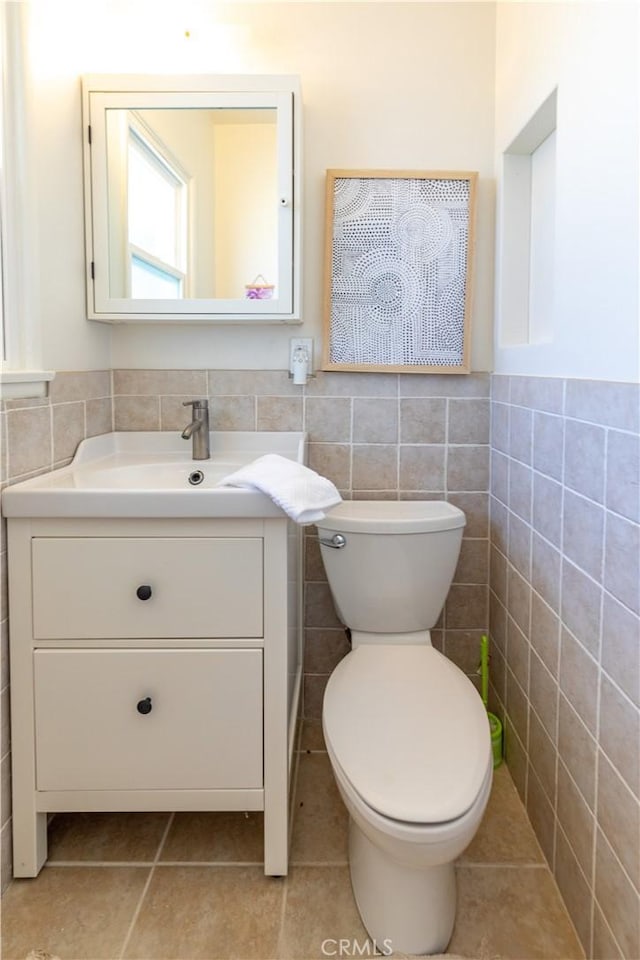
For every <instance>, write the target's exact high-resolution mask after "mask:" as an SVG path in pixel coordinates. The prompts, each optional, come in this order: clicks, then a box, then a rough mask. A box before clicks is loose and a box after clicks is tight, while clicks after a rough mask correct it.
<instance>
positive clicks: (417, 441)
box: [113, 370, 489, 718]
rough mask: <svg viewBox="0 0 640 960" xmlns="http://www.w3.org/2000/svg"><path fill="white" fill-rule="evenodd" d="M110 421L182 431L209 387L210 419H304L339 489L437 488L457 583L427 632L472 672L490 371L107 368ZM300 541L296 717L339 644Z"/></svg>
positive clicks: (399, 494)
mask: <svg viewBox="0 0 640 960" xmlns="http://www.w3.org/2000/svg"><path fill="white" fill-rule="evenodd" d="M113 378H114V379H113V383H114V417H115V429H116V430H179V429H181V428H182V427H183V426H184V425H185V423H186V422H187V420H188V413H187V411H185V409H184V408H183V407H182V401H183V400H185V399H190V398H193V397H194V396H208V397H209V402H210V408H211V423H212V429H217V430H306V431H307V433H308V435H309V465H310V466H311V467H312V468H313V469H314V470H317V471H318V472H319V473H321V474H323V475H325V476H327V477H329V478H330V479H331V480H333V482H334V483H335V484H336V486H337V487H338V488H339V490H340V491H341V493H342V495H343V497H345V499H348V498H352V497H353V498H361V499H375V498H384V499H412V498H413V499H416V498H424V497H426V498H440V497H441V498H444V499H447V500H450V501H451V502H452V503H455V504H457V505H458V506H460V507H461V508H462V509H463V510H464V511H465V513H466V514H467V527H466V529H465V537H464V540H463V545H462V552H461V556H460V562H459V565H458V570H457V572H456V576H455V583H454V585H453V587H452V589H451V593H450V595H449V598H448V601H447V605H446V607H445V610H444V611H443V614H442V617H441V619H440V622H439V623H438V626H437V629H436V630H435V631H434V632H433V639H434V642H435V643H436V644H437V646H438V647H439V648H440V649H442V650H444V652H445V653H446V654H447V655H448V656H449V657H451V658H452V659H453V660H454V661H455V662H456V663H458V664H459V665H460V666H461V667H462V669H463V670H465V671H466V672H468V673H470V674H473V675H474V676H475V674H476V670H477V666H478V660H479V643H480V636H481V634H482V633H483V632H486V630H487V626H488V589H487V579H488V489H489V446H488V441H489V377H488V375H486V374H477V375H471V376H447V375H427V374H425V375H410V374H401V375H397V374H380V373H378V374H374V373H318V374H317V376H316V377H315V379H313V380H311V381H310V382H309V383H308V385H307V386H306V387H305V388H301V387H296V386H294V385H293V384H292V382H291V381H290V379H289V377H288V376H287V374H286V372H284V371H278V370H265V371H252V370H235V371H229V370H210V371H206V370H187V371H177V370H176V371H166V370H165V371H162V370H156V371H154V370H144V371H140V370H114V373H113ZM313 532H314V531H309V535H308V536H307V538H306V549H305V634H306V636H305V641H306V651H305V665H304V673H305V677H304V712H305V716H307V717H310V718H313V717H319V716H320V713H321V706H322V695H323V691H324V687H325V685H326V682H327V680H328V677H329V674H330V673H331V671H332V670H333V668H334V667H335V665H336V663H337V662H338V661H339V660H340V658H341V657H342V656H344V654H345V653H346V652H347V650H348V646H347V641H346V638H345V634H344V630H343V628H342V626H341V624H340V622H339V621H338V619H337V617H336V614H335V611H334V608H333V603H332V601H331V597H330V593H329V588H328V586H327V582H326V578H325V575H324V569H323V566H322V561H321V559H320V556H319V550H318V545H317V542H316V540H315V539H314V538H313Z"/></svg>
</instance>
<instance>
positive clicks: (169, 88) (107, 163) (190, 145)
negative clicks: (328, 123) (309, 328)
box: [82, 75, 301, 323]
mask: <svg viewBox="0 0 640 960" xmlns="http://www.w3.org/2000/svg"><path fill="white" fill-rule="evenodd" d="M82 87H83V117H84V124H83V130H84V141H85V146H84V160H85V163H84V171H85V238H86V261H87V263H86V284H87V311H88V317H89V319H91V320H104V321H111V322H113V321H119V322H125V323H126V322H129V323H140V322H144V321H153V322H155V323H157V322H162V321H167V322H176V321H180V320H182V321H188V322H189V323H192V322H205V323H206V322H208V323H216V322H222V323H235V322H245V323H246V322H260V323H264V322H267V323H269V322H287V321H288V322H295V321H299V320H300V297H301V290H300V276H301V263H300V235H301V184H300V175H301V97H300V85H299V80H298V78H297V77H292V76H232V75H227V76H204V75H197V76H175V77H172V76H163V77H160V76H123V75H117V76H95V75H93V76H87V77H84V78H83V83H82Z"/></svg>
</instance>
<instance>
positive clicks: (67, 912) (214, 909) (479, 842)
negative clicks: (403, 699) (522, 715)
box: [1, 725, 583, 960]
mask: <svg viewBox="0 0 640 960" xmlns="http://www.w3.org/2000/svg"><path fill="white" fill-rule="evenodd" d="M322 747H323V744H322V739H321V733H320V732H319V730H318V728H317V726H314V725H307V726H306V728H305V729H304V731H303V736H302V741H301V750H300V753H299V755H298V756H299V764H298V770H297V785H296V794H295V801H294V818H293V834H292V844H291V869H290V873H289V876H288V877H287V878H286V879H274V878H270V877H265V876H264V875H263V872H262V867H261V857H262V817H261V815H260V814H255V813H252V814H248V815H245V814H232V813H222V814H206V813H177V814H164V813H151V814H95V815H94V814H74V815H72V814H69V815H66V814H65V815H58V816H57V817H55V819H54V820H53V821H52V823H51V825H50V828H49V829H50V836H49V861H48V862H47V865H46V866H45V867H44V869H43V870H42V871H41V873H40V876H39V877H37V878H36V879H34V880H16V881H14V882H13V883H12V884H11V886H10V887H9V889H8V891H7V892H6V894H5V897H4V899H3V903H2V931H1V944H2V952H1V956H2V958H3V960H25V958H27V957H29V956H30V955H31V957H34V956H35V957H40V956H42V957H44V958H47V960H48V957H49V955H51V956H54V957H59V958H61V960H101V958H106V960H116V958H118V960H119V958H127V960H134V958H136V960H197V958H201V960H218V958H228V960H272V958H273V960H286V958H291V960H298V958H299V960H312V958H323V957H325V956H326V952H325V953H324V954H323V950H322V944H323V941H325V940H328V939H330V940H336V941H337V940H340V939H343V940H346V941H348V942H349V944H352V946H347V947H345V948H344V950H343V953H342V956H343V957H345V956H347V955H351V956H353V955H356V956H358V955H362V951H366V950H367V949H369V950H371V951H372V950H373V946H372V945H371V944H370V943H369V944H368V945H367V935H366V932H365V930H364V928H363V927H362V924H361V922H360V919H359V917H358V913H357V910H356V907H355V904H354V901H353V896H352V893H351V887H350V883H349V870H348V866H347V815H346V811H345V809H344V807H343V805H342V802H341V800H340V797H339V796H338V793H337V790H336V787H335V785H334V781H333V777H332V774H331V769H330V765H329V762H328V759H327V755H326V753H325V752H324V751H323V749H322ZM457 880H458V893H459V901H458V918H457V923H456V928H455V930H454V934H453V939H452V941H451V944H450V945H449V953H450V954H453V955H457V956H460V957H465V958H474V960H576V958H581V957H583V953H582V951H581V948H580V946H579V944H578V941H577V938H576V936H575V933H574V931H573V929H572V927H571V924H570V922H569V920H568V917H567V914H566V911H565V909H564V907H563V905H562V902H561V900H560V897H559V894H558V891H557V888H556V886H555V883H554V881H553V879H552V877H551V874H550V872H549V870H548V868H547V867H546V865H545V862H544V859H543V857H542V854H541V852H540V848H539V847H538V844H537V842H536V839H535V837H534V835H533V832H532V830H531V827H530V825H529V822H528V820H527V817H526V814H525V812H524V809H523V807H522V804H521V803H520V799H519V797H518V794H517V792H516V790H515V788H514V786H513V783H512V781H511V778H510V777H509V773H508V770H507V768H506V767H504V766H503V767H500V768H499V769H498V770H497V771H496V776H495V779H494V786H493V790H492V795H491V800H490V803H489V807H488V810H487V813H486V815H485V818H484V821H483V823H482V825H481V828H480V830H479V832H478V834H477V836H476V838H475V839H474V841H473V843H472V844H471V846H470V847H469V848H468V849H467V851H466V852H465V853H464V855H463V856H462V857H461V858H460V861H459V863H458V866H457ZM335 949H336V948H335V947H334V946H332V945H331V944H329V945H326V946H325V951H327V950H328V951H329V952H330V951H331V950H335ZM38 951H41V953H38ZM357 951H360V954H358V952H357ZM365 955H366V953H365ZM369 955H371V954H369Z"/></svg>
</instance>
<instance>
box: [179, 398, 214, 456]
mask: <svg viewBox="0 0 640 960" xmlns="http://www.w3.org/2000/svg"><path fill="white" fill-rule="evenodd" d="M182 406H183V407H193V420H192V421H191V423H188V424H187V426H186V427H185V428H184V430H183V431H182V439H183V440H192V441H193V453H192V456H193V459H194V460H208V459H209V457H210V456H211V454H210V452H209V401H208V400H185V401H184V403H183V404H182Z"/></svg>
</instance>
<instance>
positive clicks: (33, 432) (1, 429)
mask: <svg viewBox="0 0 640 960" xmlns="http://www.w3.org/2000/svg"><path fill="white" fill-rule="evenodd" d="M112 429H113V403H112V395H111V372H110V371H109V370H91V371H82V372H77V373H59V374H58V375H57V376H56V378H55V380H53V381H52V383H51V385H50V388H49V397H48V398H47V399H42V400H40V399H38V400H29V399H26V400H4V401H2V406H1V409H0V486H6V485H7V484H9V483H17V482H18V481H19V480H26V479H27V478H28V477H30V476H35V475H36V474H38V473H46V472H48V471H49V470H53V469H55V468H56V467H61V466H64V465H65V464H66V463H68V462H69V460H70V459H71V457H72V456H73V454H74V452H75V449H76V447H77V446H78V444H79V443H80V441H81V440H84V439H85V437H93V436H97V435H98V434H100V433H108V432H109V431H110V430H112ZM6 542H7V541H6V529H5V521H4V519H2V520H1V521H0V643H1V647H0V652H1V655H0V784H1V786H0V883H1V888H2V890H4V889H5V887H6V886H7V884H8V883H9V881H10V879H11V736H10V720H9V696H10V688H9V643H8V633H9V631H8V626H9V621H8V609H7V554H6Z"/></svg>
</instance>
